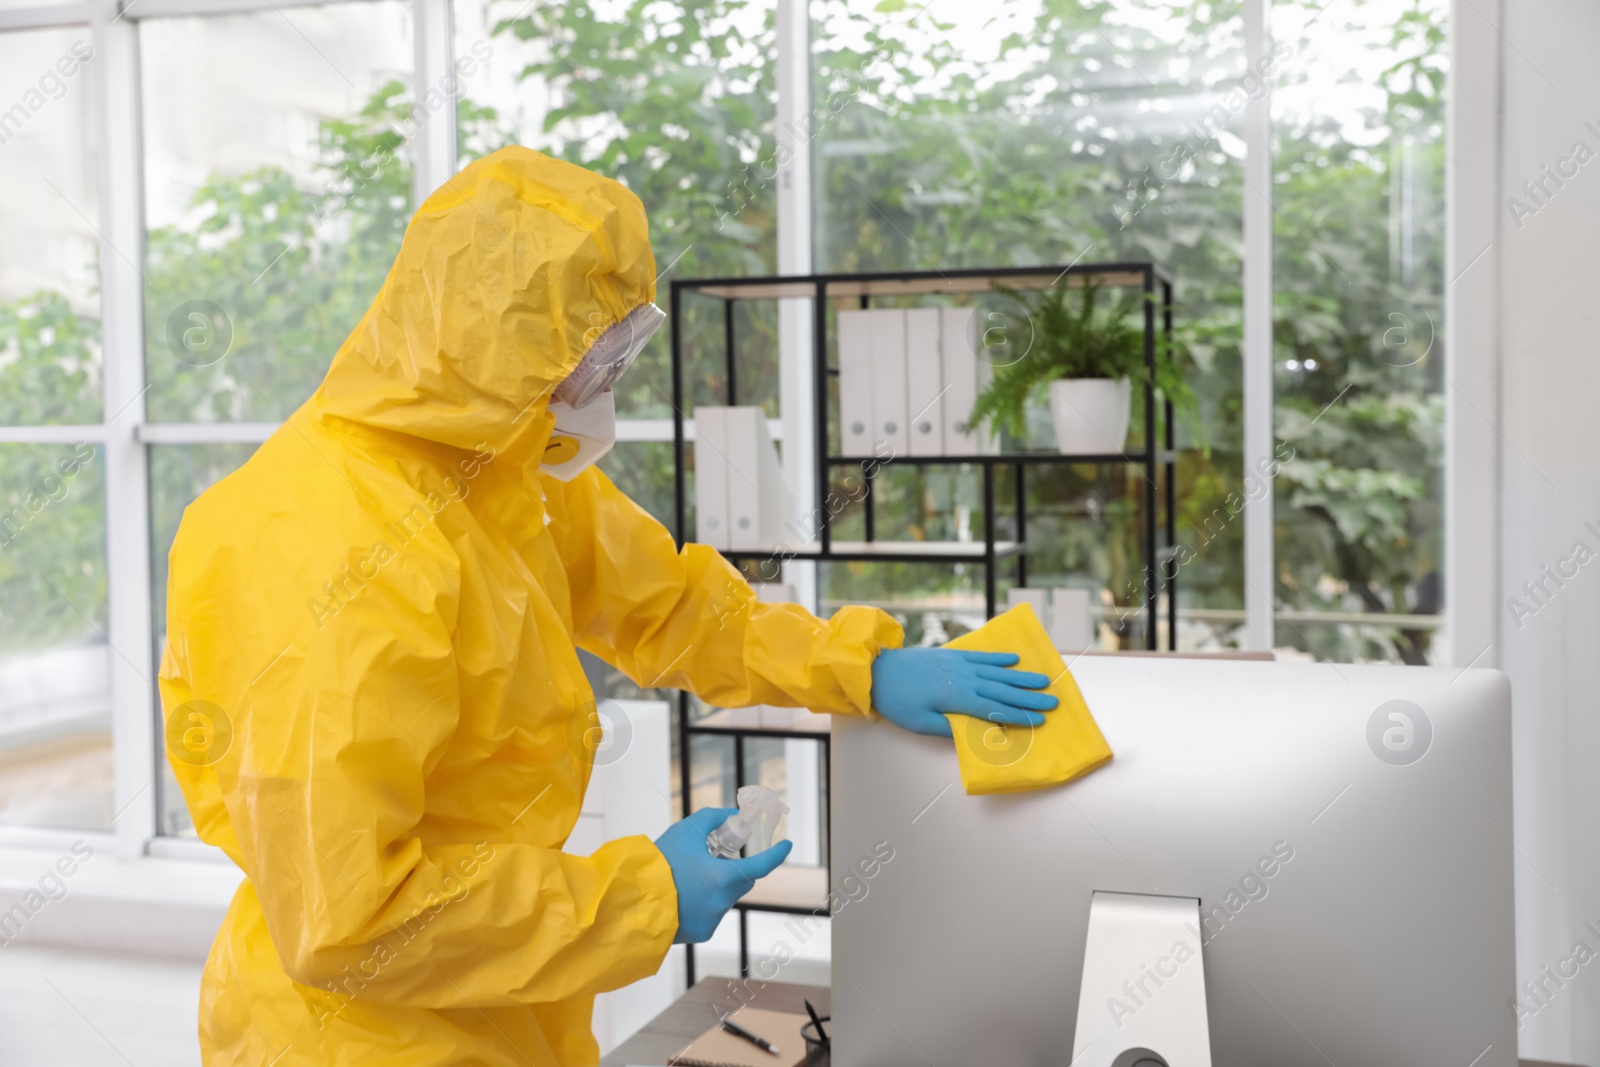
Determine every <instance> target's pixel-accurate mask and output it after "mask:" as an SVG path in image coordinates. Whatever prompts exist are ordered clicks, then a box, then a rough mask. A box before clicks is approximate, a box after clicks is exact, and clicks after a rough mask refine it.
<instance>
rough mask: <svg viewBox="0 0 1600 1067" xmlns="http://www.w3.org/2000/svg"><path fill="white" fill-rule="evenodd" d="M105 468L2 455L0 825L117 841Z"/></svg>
mask: <svg viewBox="0 0 1600 1067" xmlns="http://www.w3.org/2000/svg"><path fill="white" fill-rule="evenodd" d="M102 459H103V457H102V455H101V452H100V450H99V449H97V448H96V447H95V446H93V445H91V444H87V443H82V442H80V443H77V444H60V445H53V444H52V445H31V444H29V445H22V444H0V824H6V825H22V826H51V827H70V828H73V829H86V830H109V829H110V828H111V818H112V816H113V815H114V814H115V813H114V812H113V810H112V806H111V805H112V759H111V657H112V655H113V654H114V651H113V650H112V648H111V647H110V645H109V644H108V640H107V636H106V627H107V620H106V510H105V473H104V467H103V461H102ZM130 666H133V667H134V668H135V669H137V670H145V669H146V668H145V666H144V665H143V664H138V665H134V664H130ZM152 680H153V679H152Z"/></svg>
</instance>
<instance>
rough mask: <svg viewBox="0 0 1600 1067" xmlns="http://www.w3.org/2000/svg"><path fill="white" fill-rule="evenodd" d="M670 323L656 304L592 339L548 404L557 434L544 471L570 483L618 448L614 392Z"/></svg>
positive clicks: (547, 447)
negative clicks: (621, 380)
mask: <svg viewBox="0 0 1600 1067" xmlns="http://www.w3.org/2000/svg"><path fill="white" fill-rule="evenodd" d="M666 317H667V316H666V313H665V312H663V311H662V310H661V309H660V308H658V307H656V306H655V305H654V304H640V305H639V306H638V307H636V308H634V309H633V310H632V311H630V312H629V313H628V314H627V315H626V316H624V317H623V319H622V321H621V322H617V323H614V324H612V325H611V326H609V327H607V328H606V329H605V330H602V331H600V332H599V334H598V336H596V337H595V338H594V339H593V341H592V343H591V344H590V345H589V351H588V352H587V353H585V355H584V357H583V359H582V360H581V361H580V362H579V363H578V365H577V367H575V368H574V369H573V371H572V373H571V374H569V375H567V378H566V380H565V381H563V382H562V383H561V384H560V385H558V386H556V389H555V394H554V396H552V398H551V400H550V414H552V415H554V416H555V417H556V428H555V430H554V431H553V432H552V433H551V435H550V443H549V444H547V445H545V449H544V461H543V463H542V464H541V465H540V469H541V470H542V471H544V472H545V473H546V474H551V475H554V476H555V477H557V478H560V479H561V480H562V481H564V482H570V481H572V479H573V478H576V477H577V476H578V474H579V472H580V471H582V470H583V469H584V468H586V467H589V466H590V465H592V464H593V463H595V462H596V461H597V460H599V459H600V457H601V456H604V455H605V454H606V453H607V452H609V451H611V446H612V445H614V444H616V442H617V403H616V397H615V396H614V395H613V394H612V392H611V387H612V386H613V385H614V384H616V381H617V379H618V378H620V377H622V372H623V371H625V370H627V369H628V368H629V367H630V366H632V365H633V361H634V360H635V359H637V358H638V356H639V353H640V352H641V351H643V349H644V346H645V343H646V342H648V341H649V340H650V338H651V336H652V335H653V334H654V333H655V332H656V330H657V329H659V328H660V327H661V323H662V322H663V321H664V320H665V319H666Z"/></svg>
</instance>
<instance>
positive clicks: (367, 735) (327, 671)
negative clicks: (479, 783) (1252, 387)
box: [162, 568, 677, 1008]
mask: <svg viewBox="0 0 1600 1067" xmlns="http://www.w3.org/2000/svg"><path fill="white" fill-rule="evenodd" d="M392 569H393V568H392ZM385 573H387V572H385ZM403 582H404V579H402V578H399V577H397V578H396V579H393V580H390V579H386V578H384V577H382V576H380V577H379V578H378V579H376V580H373V581H372V582H371V583H370V584H369V585H368V586H367V588H366V589H365V591H364V592H363V594H362V596H361V597H360V598H359V599H357V600H355V601H352V602H351V604H350V605H349V606H347V607H346V608H345V609H344V611H343V612H342V613H341V614H340V616H339V618H338V620H337V625H330V626H329V627H328V628H327V629H326V630H325V631H323V632H322V633H321V634H319V635H318V637H319V638H320V639H319V640H316V641H314V642H309V643H305V644H301V645H300V646H299V647H295V648H291V649H286V650H285V653H284V655H283V657H282V658H281V659H280V660H279V661H278V662H276V663H275V664H274V665H273V666H272V667H271V669H270V670H269V671H267V672H265V673H263V674H262V676H261V677H260V678H259V679H258V680H257V681H255V682H254V684H252V685H251V686H250V687H248V689H246V690H244V691H242V692H234V693H232V694H229V696H228V697H227V698H226V699H227V701H228V703H229V705H230V706H231V707H232V708H233V712H232V720H233V731H234V733H233V743H232V751H231V752H230V753H229V754H228V756H227V758H225V759H223V760H220V761H219V762H217V763H216V764H215V765H214V766H213V767H209V768H205V769H204V770H203V771H197V770H196V769H195V768H192V767H188V766H181V765H179V764H177V763H175V764H174V769H175V770H177V771H178V772H179V774H180V777H182V778H185V779H186V791H190V790H191V788H192V789H193V790H195V791H196V792H197V795H204V794H209V793H210V789H211V784H210V783H208V782H205V781H199V780H196V779H195V776H196V775H197V774H205V775H211V774H215V776H216V777H215V789H216V790H217V792H216V794H212V795H216V796H218V797H220V801H221V803H222V805H224V806H225V809H226V819H227V821H228V823H230V824H231V830H232V834H233V837H234V840H232V841H229V842H228V844H229V846H230V847H229V852H230V855H232V856H233V858H234V859H235V860H236V862H238V863H239V864H240V866H241V867H242V868H243V869H244V871H245V873H246V874H247V875H248V876H249V878H250V880H251V882H252V883H253V884H254V886H255V889H256V893H257V895H258V897H259V899H260V902H261V907H262V910H263V913H264V915H265V918H266V923H267V928H268V930H269V932H270V933H271V936H272V941H273V944H274V946H275V947H276V949H277V952H278V957H279V960H280V962H281V963H282V965H283V967H284V970H285V971H286V972H287V973H288V975H289V976H290V977H291V978H293V979H294V980H295V981H297V982H300V983H302V984H304V985H308V986H312V987H315V988H316V989H318V990H330V991H333V992H335V993H336V994H338V995H359V996H361V997H367V998H372V999H376V1000H383V1001H387V1002H390V1003H396V1004H403V1005H409V1006H416V1007H425V1008H468V1007H477V1008H486V1007H489V1006H491V1005H499V1006H507V1005H516V1004H528V1003H544V1002H550V1001H558V1000H564V999H567V998H570V997H575V996H583V995H588V994H593V993H598V992H602V991H604V990H609V989H616V988H619V987H621V986H624V985H627V984H629V983H631V982H634V981H637V980H638V979H640V978H644V977H646V976H648V975H651V974H654V973H655V972H656V971H657V970H658V969H659V967H660V964H661V961H662V959H663V958H664V957H665V954H666V951H667V949H668V948H669V947H670V946H671V942H672V938H673V936H674V934H675V933H676V930H677V895H676V890H675V888H674V885H673V880H672V871H671V868H670V867H669V866H668V864H667V862H666V859H665V858H664V857H663V856H662V855H661V853H660V852H659V851H658V850H657V849H656V847H655V846H654V845H653V844H652V843H651V842H650V841H649V839H647V838H644V837H630V838H623V839H621V840H618V841H613V842H611V843H610V844H607V845H606V846H605V847H603V848H601V849H600V850H599V851H597V852H596V853H595V854H594V855H593V856H592V857H581V856H572V855H567V854H565V853H563V852H560V851H557V850H555V849H550V848H540V847H535V846H532V845H528V844H520V843H508V842H507V841H505V840H503V839H501V840H495V839H494V838H495V837H497V836H499V835H498V834H497V833H496V831H494V830H493V829H492V828H490V829H486V831H485V835H484V839H480V840H477V841H476V842H473V843H460V844H455V843H441V842H440V841H439V840H438V839H440V838H443V839H445V840H446V841H460V840H462V839H463V838H464V837H465V838H468V839H469V841H470V835H465V834H462V833H461V831H460V828H459V827H451V828H449V829H448V832H441V831H440V830H439V829H438V828H436V827H433V826H431V822H430V817H429V816H428V815H427V814H426V812H425V807H424V779H425V776H426V774H427V771H428V769H429V768H431V767H432V766H433V765H434V763H435V762H436V761H437V759H438V757H439V755H440V754H441V753H442V752H443V751H444V748H445V745H446V744H447V742H448V740H449V738H450V737H451V736H452V734H453V733H454V732H455V731H456V729H457V727H458V724H459V723H460V720H461V715H462V709H461V706H460V702H459V700H458V692H457V686H456V670H457V666H456V649H455V648H454V647H453V645H452V640H451V634H452V631H453V629H454V623H453V620H454V618H455V617H456V614H457V611H458V607H459V605H458V604H456V603H455V600H456V598H455V597H454V596H453V595H452V594H450V593H449V592H448V590H449V589H450V588H452V585H447V584H444V583H411V584H407V585H404V586H403V585H402V583H403ZM453 584H454V585H456V586H458V585H459V574H457V575H456V576H455V581H454V583H453ZM439 589H443V590H446V592H444V593H439V592H436V591H435V590H439ZM189 603H190V605H192V606H193V609H194V611H193V617H191V618H187V619H183V620H181V626H182V631H181V632H180V633H178V634H177V635H175V637H174V640H173V641H172V642H171V643H172V645H175V646H178V648H177V649H172V648H169V652H168V656H167V660H168V662H167V663H166V664H165V665H164V669H163V672H162V673H163V678H162V696H163V699H164V701H165V703H166V706H167V707H168V708H169V709H170V708H173V707H177V706H180V705H182V704H184V703H185V702H186V701H190V700H193V699H194V695H195V693H196V692H207V693H211V694H216V693H218V692H219V688H218V687H219V686H223V685H225V684H226V681H225V676H226V674H227V673H228V672H227V669H226V666H225V665H226V664H227V663H228V662H230V655H231V654H232V653H233V652H235V651H237V649H236V648H235V647H234V645H233V643H232V640H231V639H230V637H229V636H228V634H229V627H228V626H227V625H226V620H225V619H224V618H221V617H217V618H211V617H208V615H209V613H210V612H212V611H220V610H221V608H222V607H225V604H224V603H222V602H220V601H219V602H207V601H205V600H203V599H196V598H189ZM223 614H226V612H223ZM175 621H179V620H175ZM306 644H308V645H309V647H308V648H307V647H306ZM180 649H181V651H180ZM302 649H304V651H302ZM218 664H221V665H223V666H222V667H221V668H220V669H219V668H218V667H217V666H215V665H218ZM196 667H198V668H199V669H198V670H196V669H195V668H196ZM554 802H556V801H552V803H554ZM208 821H215V820H208Z"/></svg>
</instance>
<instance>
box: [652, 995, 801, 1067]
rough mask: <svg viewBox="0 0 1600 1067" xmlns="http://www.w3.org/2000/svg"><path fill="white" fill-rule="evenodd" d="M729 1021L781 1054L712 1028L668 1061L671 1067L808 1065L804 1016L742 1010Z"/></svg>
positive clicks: (791, 1066)
mask: <svg viewBox="0 0 1600 1067" xmlns="http://www.w3.org/2000/svg"><path fill="white" fill-rule="evenodd" d="M728 1018H730V1019H732V1020H733V1021H734V1022H736V1023H738V1024H739V1025H740V1026H742V1027H744V1028H745V1029H746V1030H749V1031H750V1032H751V1033H755V1034H760V1035H761V1036H762V1037H764V1038H766V1039H767V1040H768V1041H770V1042H772V1043H773V1044H774V1045H776V1046H778V1054H777V1055H776V1056H774V1055H773V1054H772V1053H770V1052H768V1051H766V1050H765V1049H762V1048H757V1047H756V1046H755V1045H752V1044H751V1043H750V1042H748V1041H746V1040H745V1039H744V1038H742V1037H738V1036H736V1035H734V1034H730V1033H728V1031H726V1030H724V1029H723V1028H722V1027H721V1026H713V1027H712V1028H711V1029H709V1030H707V1031H706V1032H705V1033H703V1034H701V1035H700V1036H699V1037H697V1038H695V1039H694V1041H693V1042H691V1043H690V1045H689V1047H688V1048H686V1049H684V1050H683V1051H682V1052H680V1053H678V1054H677V1055H676V1056H673V1057H672V1058H671V1059H669V1060H668V1061H667V1064H668V1065H669V1067H800V1064H802V1063H804V1062H805V1060H806V1041H805V1038H803V1037H801V1036H800V1027H801V1026H803V1025H804V1024H805V1023H806V1021H807V1020H806V1017H805V1016H804V1015H798V1014H796V1013H794V1012H788V1011H762V1010H761V1009H760V1008H740V1009H739V1010H738V1011H736V1012H734V1013H733V1014H732V1015H729V1016H728Z"/></svg>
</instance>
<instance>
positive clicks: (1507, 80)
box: [1459, 0, 1600, 1064]
mask: <svg viewBox="0 0 1600 1067" xmlns="http://www.w3.org/2000/svg"><path fill="white" fill-rule="evenodd" d="M1479 11H1480V9H1478V8H1476V7H1475V6H1474V5H1471V4H1468V5H1465V6H1463V7H1462V8H1461V9H1460V12H1461V14H1460V16H1459V17H1461V18H1463V19H1480V20H1481V19H1483V18H1484V17H1485V16H1484V14H1483V13H1479ZM1487 12H1488V13H1489V14H1490V15H1491V17H1492V13H1493V5H1489V6H1487ZM1500 29H1501V34H1502V38H1501V46H1500V68H1501V75H1502V79H1503V80H1502V94H1501V102H1502V116H1501V118H1502V122H1501V149H1502V154H1501V164H1500V198H1499V199H1500V214H1499V226H1498V248H1497V250H1496V251H1497V253H1498V257H1499V279H1500V281H1499V290H1500V306H1499V314H1500V342H1501V344H1500V378H1501V398H1500V401H1501V402H1500V411H1499V416H1500V418H1499V438H1500V439H1499V448H1500V472H1501V475H1500V476H1501V486H1502V497H1501V503H1500V515H1501V520H1500V526H1501V530H1500V534H1501V559H1500V585H1501V597H1500V603H1499V605H1498V610H1499V612H1500V615H1499V632H1500V634H1501V644H1502V646H1503V648H1502V649H1501V651H1500V655H1499V659H1500V662H1501V664H1502V665H1503V667H1504V668H1505V669H1506V671H1507V672H1508V673H1509V674H1510V676H1511V679H1512V687H1513V693H1514V694H1515V697H1514V699H1515V717H1516V725H1515V735H1514V737H1515V740H1514V744H1515V754H1514V758H1515V766H1516V830H1515V839H1516V844H1517V848H1518V850H1519V852H1520V858H1519V860H1518V868H1517V910H1518V916H1517V940H1518V946H1517V956H1518V971H1519V978H1521V979H1525V980H1528V979H1531V980H1536V981H1537V980H1538V979H1539V978H1540V977H1541V974H1540V972H1541V970H1542V969H1543V968H1544V967H1545V966H1546V965H1549V966H1551V967H1552V968H1553V969H1554V968H1556V967H1557V966H1558V965H1559V964H1560V961H1562V960H1563V958H1566V957H1569V956H1571V955H1572V953H1573V950H1574V945H1575V943H1576V942H1578V941H1582V942H1584V943H1586V944H1587V946H1588V947H1589V948H1590V949H1592V950H1594V951H1596V952H1600V936H1597V935H1596V934H1595V933H1593V932H1591V931H1589V930H1586V929H1584V924H1585V923H1586V922H1589V921H1591V920H1593V921H1594V922H1595V927H1596V929H1597V930H1600V562H1594V563H1590V564H1588V565H1586V566H1583V567H1581V568H1579V569H1578V573H1577V576H1576V577H1574V578H1571V579H1568V580H1566V581H1565V585H1564V586H1561V587H1557V586H1556V585H1555V583H1554V582H1553V581H1550V580H1548V579H1547V580H1546V588H1547V589H1548V590H1549V591H1550V593H1551V594H1553V595H1549V596H1544V595H1541V597H1540V601H1534V600H1531V599H1529V598H1527V597H1526V596H1525V595H1524V594H1523V592H1522V589H1521V587H1522V584H1523V582H1525V581H1530V580H1537V579H1539V578H1540V577H1541V569H1542V568H1543V567H1544V566H1546V565H1552V566H1553V565H1555V564H1556V563H1557V561H1558V560H1559V559H1560V558H1561V557H1564V556H1567V555H1568V554H1569V553H1570V552H1571V551H1572V549H1573V546H1574V544H1575V543H1576V542H1578V541H1582V542H1585V543H1586V544H1587V546H1588V548H1589V549H1591V550H1595V551H1597V552H1600V532H1596V531H1600V441H1597V440H1596V435H1595V423H1596V410H1597V404H1596V398H1597V395H1600V331H1597V326H1600V324H1597V322H1596V312H1597V307H1600V292H1597V282H1600V158H1597V159H1595V160H1593V161H1591V162H1589V163H1587V164H1586V165H1584V166H1582V167H1581V168H1580V169H1579V170H1578V173H1577V175H1576V177H1572V178H1564V179H1562V181H1563V182H1564V183H1565V184H1564V185H1563V186H1562V187H1559V188H1558V187H1557V186H1556V185H1555V183H1554V182H1547V188H1548V190H1549V195H1546V194H1543V193H1541V194H1540V198H1541V199H1542V200H1544V206H1542V207H1538V205H1537V204H1536V203H1535V202H1534V201H1533V200H1532V199H1531V198H1530V197H1528V196H1527V195H1526V194H1525V193H1524V192H1523V191H1522V189H1521V186H1522V184H1523V183H1524V182H1525V181H1529V180H1533V179H1536V178H1539V177H1540V176H1541V168H1542V166H1544V165H1545V164H1549V165H1550V166H1552V167H1554V166H1556V164H1557V161H1558V160H1559V159H1560V158H1561V157H1564V156H1567V155H1568V154H1569V153H1570V152H1571V151H1572V149H1573V146H1574V144H1575V142H1578V141H1583V142H1584V143H1585V144H1586V145H1587V146H1588V149H1589V150H1591V151H1592V152H1600V64H1597V63H1596V62H1595V48H1596V45H1597V43H1600V5H1596V4H1595V3H1593V2H1592V0H1508V2H1506V3H1505V4H1504V5H1503V8H1502V10H1501V13H1500ZM1460 76H1462V77H1466V78H1471V77H1473V73H1472V72H1470V71H1463V72H1461V75H1460ZM1586 122H1593V123H1594V128H1592V129H1591V128H1588V127H1586V126H1585V123H1586ZM1568 169H1569V170H1570V169H1571V167H1570V165H1569V168H1568ZM1511 196H1516V197H1517V198H1518V199H1520V200H1521V201H1522V202H1523V203H1526V204H1527V205H1528V206H1529V207H1530V208H1532V207H1538V211H1537V213H1536V214H1533V215H1530V216H1527V217H1524V218H1522V219H1520V220H1514V219H1513V217H1512V213H1511V210H1510V208H1509V207H1508V205H1507V198H1508V197H1511ZM1484 432H1485V433H1489V432H1492V431H1490V430H1488V429H1487V428H1486V429H1485V430H1484ZM1586 522H1593V523H1594V524H1595V528H1594V530H1591V529H1588V528H1586V527H1585V525H1584V524H1585V523H1586ZM1574 566H1576V563H1575V562H1574V563H1570V564H1568V570H1569V571H1570V570H1571V569H1572V568H1573V567H1574ZM1513 596H1516V597H1520V598H1522V600H1523V602H1524V603H1525V604H1527V605H1528V607H1529V608H1530V609H1531V608H1537V609H1538V610H1537V613H1536V614H1533V615H1525V616H1523V617H1521V618H1514V617H1513V615H1512V612H1511V610H1510V608H1509V607H1508V605H1507V598H1510V597H1513ZM1540 602H1542V606H1541V603H1540ZM1518 614H1519V615H1521V614H1522V613H1520V612H1519V613H1518ZM1569 970H1570V965H1569ZM1547 988H1548V989H1549V990H1550V995H1549V996H1548V997H1547V998H1545V999H1546V1003H1545V1005H1544V1006H1542V1007H1540V1008H1539V1010H1538V1011H1537V1013H1536V1014H1533V1015H1531V1016H1529V1017H1527V1018H1525V1019H1524V1023H1523V1028H1522V1031H1521V1052H1522V1055H1523V1056H1525V1057H1533V1058H1539V1059H1552V1060H1561V1061H1568V1062H1575V1063H1586V1064H1597V1063H1600V962H1595V963H1590V964H1588V965H1587V966H1584V967H1582V968H1581V969H1580V970H1579V971H1578V973H1577V976H1576V977H1575V978H1573V979H1572V980H1570V981H1569V982H1567V983H1566V984H1565V985H1564V986H1559V987H1558V986H1557V985H1556V984H1555V983H1554V982H1549V981H1548V980H1547Z"/></svg>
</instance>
